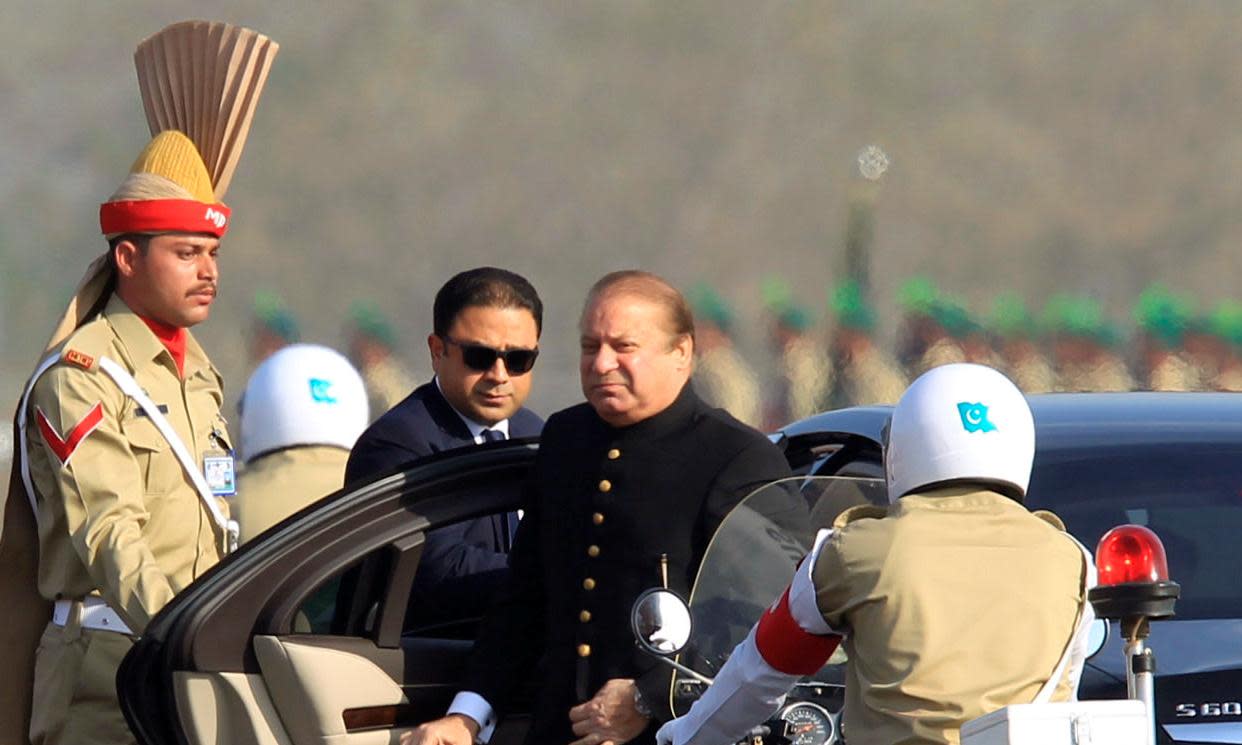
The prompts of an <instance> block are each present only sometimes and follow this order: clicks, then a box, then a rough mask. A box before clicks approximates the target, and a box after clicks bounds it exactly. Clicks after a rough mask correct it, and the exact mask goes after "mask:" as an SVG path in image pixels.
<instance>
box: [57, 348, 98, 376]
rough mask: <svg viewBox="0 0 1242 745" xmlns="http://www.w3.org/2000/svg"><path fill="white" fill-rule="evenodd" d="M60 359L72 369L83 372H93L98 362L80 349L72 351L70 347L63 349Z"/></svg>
mask: <svg viewBox="0 0 1242 745" xmlns="http://www.w3.org/2000/svg"><path fill="white" fill-rule="evenodd" d="M60 358H61V360H63V361H64V362H65V363H66V364H69V365H73V366H74V367H80V368H82V369H83V370H94V369H95V365H96V364H98V361H97V360H96V359H95V358H94V357H92V356H91V355H89V354H87V353H86V352H83V351H82V350H80V349H73V348H70V347H65V349H64V351H63V352H62V353H61V355H60Z"/></svg>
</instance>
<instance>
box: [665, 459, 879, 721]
mask: <svg viewBox="0 0 1242 745" xmlns="http://www.w3.org/2000/svg"><path fill="white" fill-rule="evenodd" d="M862 504H873V505H887V504H888V497H887V491H886V489H885V486H884V482H883V480H881V479H867V478H852V477H847V476H831V477H814V478H806V477H795V478H790V479H783V480H781V481H775V482H772V483H771V484H768V485H767V486H764V487H761V488H759V489H757V490H755V491H754V492H752V493H751V494H750V496H748V497H746V499H744V500H743V501H742V502H741V503H739V504H738V505H737V507H735V508H734V509H733V511H732V512H730V513H729V515H728V516H727V517H726V518H725V520H724V521H723V522H722V523H721V525H720V528H719V530H717V531H716V535H715V536H714V537H713V538H712V541H711V543H710V544H708V547H707V551H706V553H704V555H703V562H702V564H701V565H700V566H699V574H698V577H697V578H696V579H695V582H694V588H693V590H692V591H691V594H690V614H691V618H692V622H693V635H692V637H691V642H690V646H688V647H687V648H686V650H685V651H684V652H683V653H682V654H681V657H680V661H681V662H682V663H683V664H685V665H687V666H689V667H690V668H691V669H694V670H697V671H699V672H702V673H706V674H707V675H715V673H716V672H717V671H719V669H720V668H721V666H723V665H724V663H725V661H726V660H727V659H728V658H729V653H730V652H732V651H733V648H734V647H736V646H737V645H738V643H739V642H741V641H742V640H743V639H745V638H746V634H747V633H749V631H750V628H751V626H753V625H754V624H755V622H756V621H758V620H759V616H760V615H762V614H763V611H764V610H765V609H766V608H767V607H768V606H769V605H771V604H772V602H773V601H774V600H776V598H777V597H778V596H779V595H780V593H781V592H783V591H784V589H785V587H786V586H787V585H788V584H789V582H790V580H791V579H792V578H793V571H794V569H795V568H796V567H797V564H798V562H799V561H801V560H802V558H803V557H804V556H806V554H807V553H808V552H809V551H810V550H811V546H812V544H813V542H814V540H815V534H816V533H817V532H819V530H821V529H823V528H831V527H832V524H833V521H834V520H836V518H837V516H838V515H840V514H841V513H842V512H844V511H845V510H847V509H849V508H850V507H854V506H856V505H862ZM844 661H845V658H844V652H843V651H842V650H838V652H837V654H835V655H833V658H832V659H831V660H829V662H828V664H827V665H826V666H825V667H824V668H823V669H821V670H820V671H819V672H818V673H816V674H815V675H812V676H809V679H810V680H812V681H814V682H823V683H829V684H832V683H837V684H839V683H841V682H842V680H843V670H842V669H840V665H841V664H842V663H844ZM675 681H676V682H675V683H674V702H675V708H676V709H677V710H678V712H679V713H682V712H683V711H684V707H686V706H688V704H689V703H690V702H691V701H692V700H693V699H694V698H695V697H697V692H698V688H699V687H700V686H699V685H698V684H697V683H695V682H692V680H691V679H689V678H686V676H681V675H679V676H677V677H676V678H675Z"/></svg>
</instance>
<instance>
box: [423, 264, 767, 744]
mask: <svg viewBox="0 0 1242 745" xmlns="http://www.w3.org/2000/svg"><path fill="white" fill-rule="evenodd" d="M693 358H694V323H693V319H692V318H691V315H690V311H689V310H688V308H687V306H686V302H685V300H684V298H682V296H681V294H680V293H679V292H677V290H676V289H674V288H673V287H671V286H670V285H668V283H666V282H664V281H663V280H661V279H660V278H658V277H656V276H655V275H652V274H648V273H646V272H616V273H613V274H610V275H607V276H605V277H604V278H603V279H601V280H600V281H599V282H597V283H596V285H595V286H594V287H593V288H592V289H591V292H590V293H589V294H588V296H587V301H586V307H585V309H584V310H583V315H582V321H581V361H580V373H581V377H582V388H583V393H584V394H585V395H586V398H587V402H586V403H584V404H579V405H578V406H574V407H572V408H569V409H566V410H564V411H561V412H558V413H557V414H555V415H553V416H552V417H551V418H550V419H549V420H548V422H547V425H546V426H545V428H544V431H543V440H542V444H541V446H540V452H539V456H538V459H537V462H536V464H535V473H534V477H533V482H532V485H531V487H532V488H531V495H530V501H529V503H528V508H527V509H528V512H527V515H526V517H525V518H524V519H523V520H522V525H521V528H519V530H518V534H517V538H516V542H515V545H514V550H513V554H512V556H511V564H510V567H511V574H510V581H509V583H508V585H507V587H506V588H505V590H504V592H503V593H502V595H501V597H500V598H499V601H498V602H497V604H496V605H495V606H493V608H492V609H491V611H489V613H488V615H487V617H486V619H485V621H484V625H483V629H482V633H481V635H480V638H479V640H478V642H477V644H476V648H475V652H474V654H473V656H472V659H471V664H470V667H469V670H468V671H467V677H466V685H465V689H466V690H464V691H463V692H461V693H459V694H458V696H457V698H456V699H454V702H453V705H452V706H450V708H449V712H450V713H449V715H448V716H447V717H445V718H443V719H439V720H436V721H435V722H430V723H428V724H425V725H423V726H422V727H420V728H418V729H417V730H415V731H414V732H413V733H410V734H407V735H406V736H405V737H403V738H402V742H403V743H404V744H405V745H414V744H421V745H425V744H428V743H430V744H437V743H451V744H452V745H468V744H469V743H470V742H471V741H472V740H474V739H475V738H480V739H486V738H487V737H488V736H489V735H490V732H491V728H492V727H493V726H494V725H495V722H496V720H497V718H498V717H503V716H504V715H505V713H506V712H507V711H508V708H509V706H510V703H511V702H512V700H513V697H514V694H515V692H516V691H517V690H518V689H519V688H521V687H522V686H523V685H524V684H528V683H530V682H533V683H534V689H535V691H536V693H535V701H534V712H533V713H534V717H533V721H532V725H531V730H530V733H529V735H528V737H527V742H528V743H539V745H568V744H569V743H571V742H572V743H577V744H578V745H600V744H601V743H609V742H611V743H615V745H620V744H621V743H625V742H636V743H643V742H654V733H655V729H656V726H655V723H656V722H657V720H658V719H660V718H665V717H667V716H668V714H667V712H666V711H664V710H665V709H666V707H667V704H668V681H669V676H668V674H667V672H666V670H667V668H664V667H663V666H660V665H659V663H658V662H657V661H655V660H653V659H651V658H649V657H646V656H644V655H642V654H641V653H639V652H638V651H637V650H636V648H635V645H634V641H633V639H632V637H631V636H630V631H629V610H630V606H631V605H632V603H633V602H634V600H635V598H636V597H637V596H638V595H639V593H640V592H641V591H642V590H644V589H645V588H647V587H651V586H653V585H656V584H658V583H659V580H660V571H659V567H660V557H661V556H662V555H667V557H668V566H669V584H670V585H671V587H672V589H674V590H677V591H678V592H681V593H683V594H686V593H688V591H689V589H690V585H691V582H692V581H693V579H694V575H695V572H696V571H697V569H698V565H699V561H700V560H701V559H702V556H703V553H704V551H705V550H706V547H707V544H708V541H709V540H710V539H711V536H712V534H713V533H714V531H715V530H716V528H717V526H719V524H720V522H721V521H722V520H723V519H724V517H725V515H726V514H727V513H728V512H729V510H730V509H731V508H732V507H733V506H734V505H735V504H737V503H738V502H739V501H741V499H742V498H744V497H745V496H746V495H747V494H749V493H750V492H751V491H753V490H754V489H755V488H757V487H759V486H761V485H763V484H765V483H768V482H770V481H773V480H776V479H780V478H784V477H787V476H789V475H790V472H789V468H788V466H787V464H786V462H785V459H784V457H783V456H782V455H781V453H780V451H779V450H778V449H777V448H776V447H775V446H774V445H773V444H772V443H771V442H769V441H768V439H767V438H765V437H764V436H763V435H761V434H760V433H759V432H756V431H755V430H753V429H751V428H749V427H747V426H745V425H743V424H741V423H740V422H738V421H737V420H735V419H734V418H733V417H731V416H730V415H729V414H728V413H726V412H724V411H723V410H720V409H713V408H711V407H709V406H707V405H706V404H704V403H703V402H702V401H701V400H700V399H699V398H698V396H696V395H695V393H694V389H693V387H692V386H691V384H690V374H691V370H692V368H693Z"/></svg>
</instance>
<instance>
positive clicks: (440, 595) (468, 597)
mask: <svg viewBox="0 0 1242 745" xmlns="http://www.w3.org/2000/svg"><path fill="white" fill-rule="evenodd" d="M472 533H476V534H477V533H486V534H491V533H492V526H491V518H490V517H481V518H477V519H475V520H467V521H465V522H462V523H456V524H453V525H446V526H444V527H442V528H436V529H435V530H432V531H430V532H429V533H428V534H427V537H426V539H425V541H424V543H423V555H422V558H421V559H420V560H419V562H418V571H417V572H415V574H414V585H413V587H411V589H410V610H409V615H408V616H407V621H406V622H407V624H408V625H409V626H411V627H413V628H418V627H421V626H425V625H431V624H436V623H443V622H450V621H451V622H456V621H461V620H464V619H471V618H478V617H480V616H481V615H483V612H484V609H485V608H486V607H487V598H491V597H495V595H496V593H497V591H499V590H500V588H501V587H503V586H504V582H505V579H506V577H507V576H508V573H509V555H508V554H507V553H505V552H504V551H503V550H502V547H501V546H495V545H491V544H490V543H489V544H484V543H483V542H482V541H481V540H479V539H478V537H477V536H476V535H472Z"/></svg>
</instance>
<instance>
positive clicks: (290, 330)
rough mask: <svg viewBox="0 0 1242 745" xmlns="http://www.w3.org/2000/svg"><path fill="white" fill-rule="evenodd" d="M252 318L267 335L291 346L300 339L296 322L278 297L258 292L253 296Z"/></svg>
mask: <svg viewBox="0 0 1242 745" xmlns="http://www.w3.org/2000/svg"><path fill="white" fill-rule="evenodd" d="M254 317H255V319H256V320H257V321H258V322H259V324H260V325H262V326H263V328H265V329H266V330H267V331H268V332H269V333H271V334H274V335H276V336H277V337H279V338H281V339H284V340H285V341H286V342H288V343H290V344H292V343H293V342H296V341H297V340H298V339H299V338H300V336H301V335H300V334H299V332H298V321H297V319H296V318H294V317H293V313H292V312H291V311H290V310H289V308H288V307H287V306H286V305H285V301H284V300H282V299H281V297H280V295H277V294H276V293H275V292H272V291H270V290H260V291H259V292H256V293H255V296H254Z"/></svg>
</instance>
